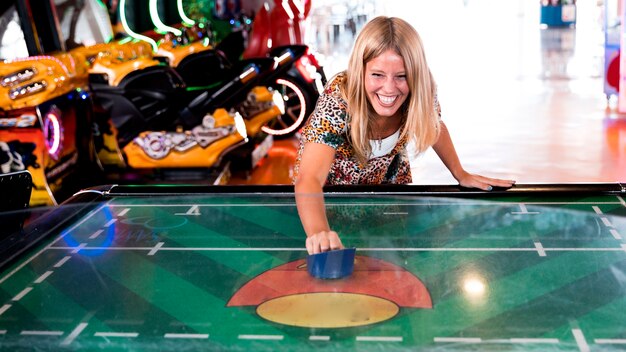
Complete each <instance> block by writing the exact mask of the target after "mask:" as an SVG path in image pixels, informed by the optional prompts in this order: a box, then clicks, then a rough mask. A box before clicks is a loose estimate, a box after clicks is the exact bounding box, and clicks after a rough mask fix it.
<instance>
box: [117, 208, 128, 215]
mask: <svg viewBox="0 0 626 352" xmlns="http://www.w3.org/2000/svg"><path fill="white" fill-rule="evenodd" d="M129 211H130V208H126V209H124V210H122V211H120V212H119V213H118V214H117V216H124V215H126V213H128V212H129Z"/></svg>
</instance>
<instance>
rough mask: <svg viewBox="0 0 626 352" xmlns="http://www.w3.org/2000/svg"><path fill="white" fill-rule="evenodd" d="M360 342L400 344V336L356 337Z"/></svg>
mask: <svg viewBox="0 0 626 352" xmlns="http://www.w3.org/2000/svg"><path fill="white" fill-rule="evenodd" d="M356 340H357V341H362V342H402V336H357V337H356Z"/></svg>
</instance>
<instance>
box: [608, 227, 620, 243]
mask: <svg viewBox="0 0 626 352" xmlns="http://www.w3.org/2000/svg"><path fill="white" fill-rule="evenodd" d="M609 232H610V233H611V235H613V238H615V239H616V240H621V239H622V236H621V235H620V234H619V232H617V230H616V229H610V230H609Z"/></svg>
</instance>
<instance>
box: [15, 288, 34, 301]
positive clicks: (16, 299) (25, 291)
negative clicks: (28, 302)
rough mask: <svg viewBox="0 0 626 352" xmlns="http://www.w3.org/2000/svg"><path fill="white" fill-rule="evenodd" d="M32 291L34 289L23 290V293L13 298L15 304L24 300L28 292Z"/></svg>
mask: <svg viewBox="0 0 626 352" xmlns="http://www.w3.org/2000/svg"><path fill="white" fill-rule="evenodd" d="M32 290H33V288H32V287H26V288H25V289H23V290H22V292H20V293H18V294H17V296H15V297H13V301H15V302H17V301H19V300H20V299H22V298H24V296H26V295H27V294H28V292H30V291H32Z"/></svg>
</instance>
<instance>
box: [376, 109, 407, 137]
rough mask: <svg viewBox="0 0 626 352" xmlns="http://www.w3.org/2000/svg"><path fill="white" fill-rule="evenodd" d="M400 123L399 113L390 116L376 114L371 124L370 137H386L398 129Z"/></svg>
mask: <svg viewBox="0 0 626 352" xmlns="http://www.w3.org/2000/svg"><path fill="white" fill-rule="evenodd" d="M401 124H402V118H401V117H400V115H399V114H395V115H393V116H390V117H386V116H377V117H375V118H374V123H373V124H372V131H371V132H372V133H371V134H372V137H373V139H382V138H387V137H389V136H391V135H392V134H394V133H396V131H398V129H400V126H401Z"/></svg>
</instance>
